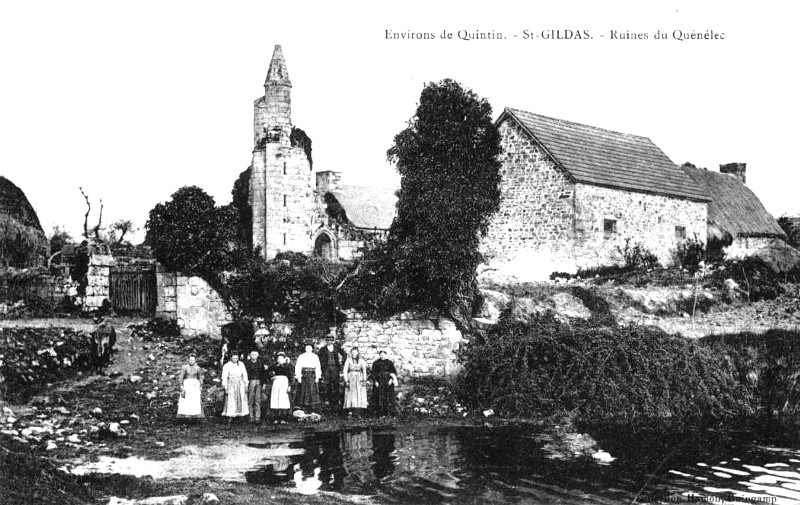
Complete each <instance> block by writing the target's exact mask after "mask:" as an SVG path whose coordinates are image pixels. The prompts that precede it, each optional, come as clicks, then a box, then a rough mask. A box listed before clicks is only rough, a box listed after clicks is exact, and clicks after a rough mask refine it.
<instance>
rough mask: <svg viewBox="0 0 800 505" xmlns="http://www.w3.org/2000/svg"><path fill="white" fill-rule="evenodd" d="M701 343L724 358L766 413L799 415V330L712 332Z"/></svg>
mask: <svg viewBox="0 0 800 505" xmlns="http://www.w3.org/2000/svg"><path fill="white" fill-rule="evenodd" d="M700 343H701V344H702V345H704V346H706V347H708V348H709V349H710V350H711V351H712V352H714V353H715V354H718V355H720V356H721V357H723V358H724V359H725V360H727V361H728V362H729V363H730V364H731V366H732V367H733V369H734V371H735V377H736V379H737V380H738V381H739V382H740V383H741V384H743V385H744V386H745V387H746V388H747V389H748V391H749V394H751V395H753V396H755V397H757V398H758V399H759V402H760V406H761V408H762V409H763V410H764V411H765V412H767V413H769V414H774V413H781V414H791V415H794V416H796V415H797V414H800V384H798V381H800V373H798V370H800V333H798V332H797V331H787V330H779V329H776V330H770V331H768V332H766V333H764V334H754V333H739V334H733V335H712V336H708V337H704V338H702V339H701V340H700Z"/></svg>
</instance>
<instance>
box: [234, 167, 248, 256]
mask: <svg viewBox="0 0 800 505" xmlns="http://www.w3.org/2000/svg"><path fill="white" fill-rule="evenodd" d="M252 173H253V167H247V170H245V171H244V172H242V173H241V174H239V178H238V179H236V182H234V183H233V189H232V190H231V206H232V207H233V208H234V209H236V214H237V216H238V226H237V227H236V236H237V238H238V240H239V244H240V245H241V246H243V247H245V248H250V247H252V246H253V207H252V206H251V205H250V176H251V174H252Z"/></svg>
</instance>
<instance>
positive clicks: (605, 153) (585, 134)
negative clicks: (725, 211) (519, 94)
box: [498, 108, 709, 201]
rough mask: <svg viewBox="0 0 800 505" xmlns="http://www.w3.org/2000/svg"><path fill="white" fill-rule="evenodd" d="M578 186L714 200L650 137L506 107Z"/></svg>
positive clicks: (506, 112) (505, 112)
mask: <svg viewBox="0 0 800 505" xmlns="http://www.w3.org/2000/svg"><path fill="white" fill-rule="evenodd" d="M507 116H510V117H512V118H514V119H515V120H516V121H517V122H518V123H519V124H520V125H522V127H523V128H524V129H525V130H526V131H527V132H528V133H529V134H530V135H531V136H532V137H533V138H534V139H535V140H536V141H537V142H538V143H539V144H540V145H542V146H543V147H544V149H545V150H546V151H547V152H548V154H549V155H550V156H551V157H552V158H553V160H554V161H555V162H556V163H557V164H558V165H559V166H560V167H561V168H563V169H564V170H565V171H566V172H567V173H568V174H569V175H570V176H571V177H572V178H573V180H575V181H576V182H582V183H585V184H593V185H597V186H606V187H611V188H618V189H625V190H630V191H640V192H645V193H654V194H659V195H666V196H672V197H678V198H682V199H687V200H695V201H708V200H709V196H708V194H707V193H706V191H705V190H704V189H703V188H702V187H700V186H698V185H697V184H695V183H694V182H693V180H692V179H691V178H690V177H689V176H688V175H687V174H686V173H685V172H683V171H682V170H681V169H680V167H678V166H677V165H676V164H675V163H673V162H672V161H671V160H670V159H669V158H668V157H667V155H666V154H664V152H663V151H661V149H659V148H658V146H656V145H655V144H654V143H653V142H652V141H651V140H650V139H649V138H647V137H640V136H638V135H630V134H627V133H618V132H614V131H611V130H604V129H602V128H597V127H594V126H587V125H583V124H580V123H573V122H571V121H565V120H563V119H554V118H550V117H546V116H540V115H539V114H533V113H530V112H525V111H523V110H519V109H511V108H506V109H505V111H504V112H503V114H502V115H501V116H500V118H499V119H498V124H499V123H500V122H502V121H503V119H504V118H505V117H507Z"/></svg>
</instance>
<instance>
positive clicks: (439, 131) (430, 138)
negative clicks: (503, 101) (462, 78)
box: [367, 79, 500, 323]
mask: <svg viewBox="0 0 800 505" xmlns="http://www.w3.org/2000/svg"><path fill="white" fill-rule="evenodd" d="M491 116H492V108H491V105H489V102H488V101H486V100H485V99H481V98H479V97H478V96H477V95H476V94H475V93H473V92H472V91H471V90H468V89H464V88H462V87H461V85H459V84H458V83H456V82H455V81H452V80H450V79H445V80H443V81H441V82H439V83H430V84H428V85H427V86H425V88H424V89H423V90H422V94H421V96H420V101H419V105H418V107H417V111H416V114H415V116H414V118H413V119H412V120H411V122H410V124H409V126H408V127H407V128H406V129H405V130H403V131H401V132H400V133H398V134H397V135H396V136H395V138H394V144H393V145H392V147H391V148H390V149H389V151H388V152H387V155H388V158H389V160H390V161H391V162H393V163H394V164H395V165H396V167H397V170H398V172H399V173H400V176H401V183H400V190H399V192H398V202H397V217H396V218H395V220H394V222H393V223H392V226H391V229H390V231H389V237H388V240H387V243H388V245H387V247H384V248H382V249H381V252H383V253H385V254H388V255H389V259H385V258H384V259H381V258H377V263H379V267H378V268H377V270H379V271H380V272H379V275H378V276H377V279H376V280H377V281H379V282H382V287H383V288H386V287H390V288H392V289H393V290H394V293H395V297H396V298H399V299H400V301H399V302H398V303H397V306H398V307H399V306H407V307H410V308H414V309H423V310H428V309H434V310H439V311H442V312H444V313H448V314H450V315H451V316H453V317H454V318H455V319H456V320H457V321H461V322H462V323H464V322H465V321H467V320H468V319H469V315H470V313H471V311H472V301H473V299H474V297H475V294H476V293H477V283H476V281H475V268H476V267H477V265H478V264H479V263H480V262H481V260H482V258H481V255H480V253H479V252H478V244H479V240H480V237H481V236H482V235H483V234H485V232H486V229H487V226H488V220H489V217H490V216H491V215H492V214H493V213H494V212H495V211H496V210H497V208H498V205H499V200H500V190H499V187H498V186H499V182H500V175H499V168H500V163H499V162H498V160H497V156H498V155H499V153H500V140H499V134H498V132H497V128H496V127H495V125H494V123H493V121H492V117H491ZM373 258H374V256H373ZM388 267H391V270H390V271H389V272H384V271H383V270H384V269H385V268H388ZM368 270H369V271H372V272H374V271H375V269H373V268H369V269H368ZM384 273H389V274H390V277H389V278H387V279H384V278H381V277H382V274H384ZM367 275H374V274H367ZM377 294H378V295H380V294H381V293H377ZM379 301H380V300H375V299H373V300H370V302H371V303H373V304H376V303H377V302H379Z"/></svg>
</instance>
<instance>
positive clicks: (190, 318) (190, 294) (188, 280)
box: [156, 265, 233, 338]
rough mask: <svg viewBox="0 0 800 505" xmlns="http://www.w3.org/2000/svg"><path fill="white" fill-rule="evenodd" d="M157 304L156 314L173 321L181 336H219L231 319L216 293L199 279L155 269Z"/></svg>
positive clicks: (159, 268) (159, 267)
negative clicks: (175, 322) (179, 329)
mask: <svg viewBox="0 0 800 505" xmlns="http://www.w3.org/2000/svg"><path fill="white" fill-rule="evenodd" d="M156 283H157V290H158V303H157V306H156V315H158V316H160V317H166V318H168V319H175V320H176V321H177V322H178V326H179V327H180V328H181V334H182V335H185V336H195V335H201V334H205V335H208V336H210V337H212V338H220V337H221V328H222V326H223V325H225V324H227V323H229V322H231V321H232V320H233V318H232V317H231V314H230V312H229V311H228V309H227V307H225V303H224V302H223V301H222V298H221V297H220V296H219V294H218V293H217V292H216V291H215V290H214V288H212V287H211V286H209V285H208V283H207V282H206V281H204V280H203V279H201V278H200V277H190V276H187V275H182V274H180V273H173V272H167V271H166V270H165V269H164V268H163V267H162V266H161V265H159V266H158V268H157V270H156Z"/></svg>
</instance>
